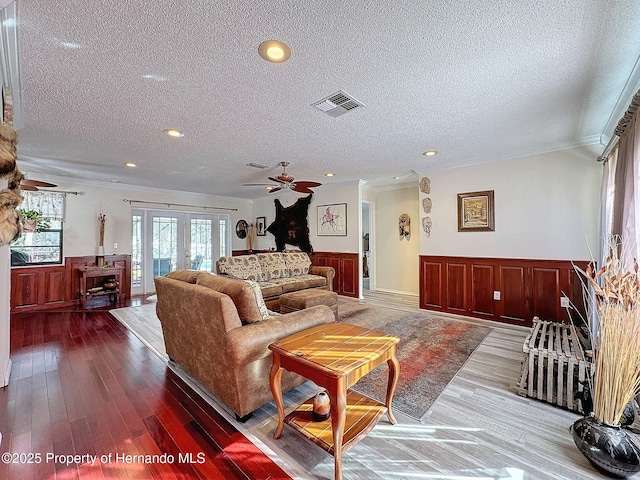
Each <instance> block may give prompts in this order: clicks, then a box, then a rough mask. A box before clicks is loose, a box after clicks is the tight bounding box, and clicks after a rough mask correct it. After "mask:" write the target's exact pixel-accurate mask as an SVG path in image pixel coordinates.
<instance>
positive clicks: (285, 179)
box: [268, 175, 293, 183]
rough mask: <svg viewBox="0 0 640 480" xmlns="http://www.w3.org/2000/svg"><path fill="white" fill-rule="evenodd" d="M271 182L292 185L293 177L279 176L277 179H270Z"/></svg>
mask: <svg viewBox="0 0 640 480" xmlns="http://www.w3.org/2000/svg"><path fill="white" fill-rule="evenodd" d="M268 178H269V180H271V181H273V182H276V183H291V182H293V177H288V176H282V175H281V176H279V177H276V178H273V177H268Z"/></svg>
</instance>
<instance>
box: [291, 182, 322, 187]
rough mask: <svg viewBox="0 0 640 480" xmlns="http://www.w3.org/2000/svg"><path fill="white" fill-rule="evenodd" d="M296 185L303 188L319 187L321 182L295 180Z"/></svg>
mask: <svg viewBox="0 0 640 480" xmlns="http://www.w3.org/2000/svg"><path fill="white" fill-rule="evenodd" d="M296 185H297V186H301V187H304V188H309V187H319V186H320V185H322V184H321V183H318V182H305V181H300V182H296Z"/></svg>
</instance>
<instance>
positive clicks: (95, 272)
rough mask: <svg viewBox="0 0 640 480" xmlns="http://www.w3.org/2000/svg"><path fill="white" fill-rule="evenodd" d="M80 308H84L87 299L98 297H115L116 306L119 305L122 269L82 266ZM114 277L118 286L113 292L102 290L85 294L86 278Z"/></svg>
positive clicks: (114, 266)
mask: <svg viewBox="0 0 640 480" xmlns="http://www.w3.org/2000/svg"><path fill="white" fill-rule="evenodd" d="M79 270H80V306H81V307H82V308H85V306H86V304H87V297H95V296H99V295H115V299H116V304H118V305H119V304H120V288H121V285H122V284H121V280H122V271H123V267H122V266H120V265H113V266H107V267H88V266H84V267H81V268H80V269H79ZM106 277H115V279H116V282H118V286H117V287H116V288H115V289H113V290H102V291H99V292H93V293H90V292H87V278H106Z"/></svg>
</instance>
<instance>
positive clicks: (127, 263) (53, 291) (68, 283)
mask: <svg viewBox="0 0 640 480" xmlns="http://www.w3.org/2000/svg"><path fill="white" fill-rule="evenodd" d="M105 261H106V262H107V263H113V264H115V265H121V266H122V267H124V271H123V275H122V278H123V280H122V281H121V282H120V283H121V298H122V299H126V298H129V297H130V296H131V255H107V256H105ZM96 263H97V259H96V256H95V255H87V256H83V257H66V258H65V263H64V265H55V266H42V265H37V266H33V267H14V268H12V269H11V311H12V312H16V311H29V310H40V309H44V308H50V307H53V306H61V305H71V304H73V303H74V302H77V301H78V300H79V298H80V273H79V270H78V269H79V268H80V267H83V266H85V265H96Z"/></svg>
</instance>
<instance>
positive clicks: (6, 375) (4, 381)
mask: <svg viewBox="0 0 640 480" xmlns="http://www.w3.org/2000/svg"><path fill="white" fill-rule="evenodd" d="M10 376H11V359H9V361H8V362H7V371H6V372H5V373H4V377H3V378H2V385H0V387H6V386H7V385H9V377H10Z"/></svg>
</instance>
